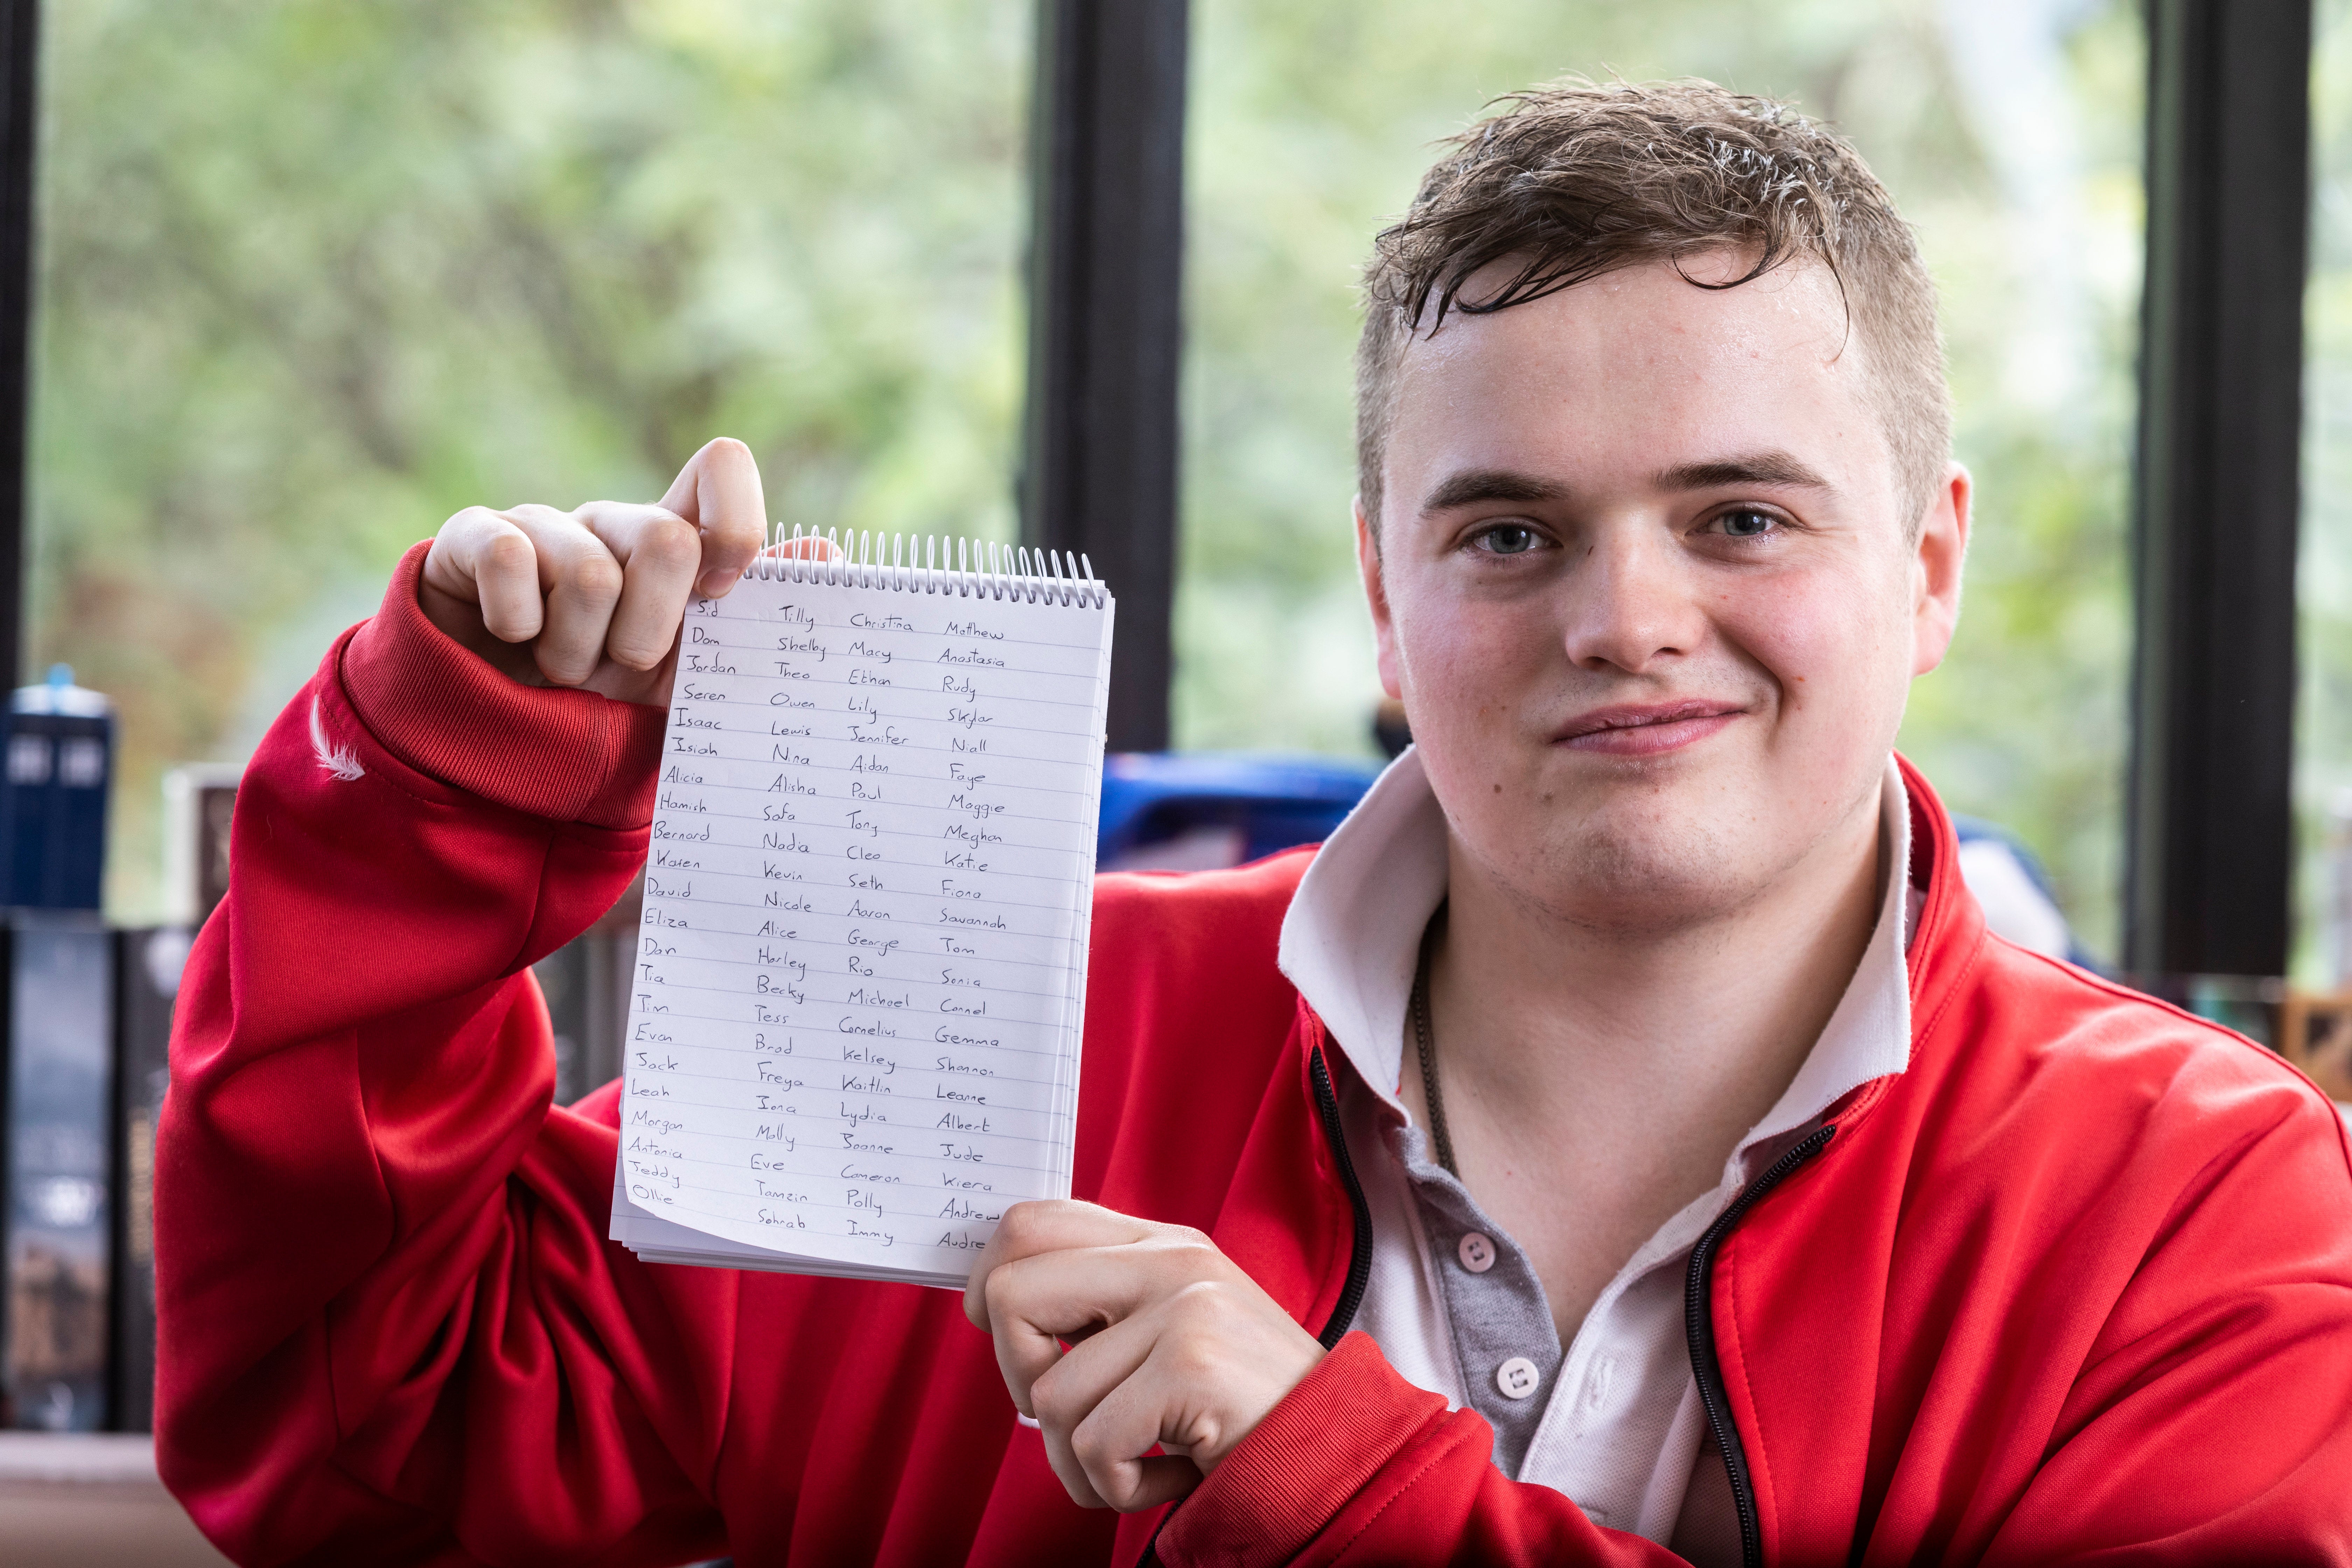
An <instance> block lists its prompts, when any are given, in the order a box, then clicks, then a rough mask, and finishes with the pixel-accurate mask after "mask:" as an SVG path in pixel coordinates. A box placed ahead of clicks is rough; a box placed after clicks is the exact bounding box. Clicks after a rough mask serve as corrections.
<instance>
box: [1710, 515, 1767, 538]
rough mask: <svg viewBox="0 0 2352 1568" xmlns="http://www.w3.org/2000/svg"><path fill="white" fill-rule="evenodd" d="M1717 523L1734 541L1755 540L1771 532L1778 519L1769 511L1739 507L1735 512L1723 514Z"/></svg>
mask: <svg viewBox="0 0 2352 1568" xmlns="http://www.w3.org/2000/svg"><path fill="white" fill-rule="evenodd" d="M1717 521H1720V522H1721V523H1722V524H1723V531H1724V532H1726V533H1727V534H1729V535H1730V536H1731V537H1732V538H1734V539H1755V538H1758V537H1759V536H1761V535H1763V534H1767V533H1769V532H1771V531H1772V530H1773V528H1774V526H1775V525H1777V524H1778V523H1779V521H1780V519H1778V518H1776V517H1774V516H1773V515H1772V514H1771V513H1770V512H1769V511H1758V510H1755V509H1754V508H1752V507H1741V508H1739V509H1738V510H1733V511H1727V512H1725V513H1724V514H1723V515H1722V517H1721V518H1719V519H1718V520H1717Z"/></svg>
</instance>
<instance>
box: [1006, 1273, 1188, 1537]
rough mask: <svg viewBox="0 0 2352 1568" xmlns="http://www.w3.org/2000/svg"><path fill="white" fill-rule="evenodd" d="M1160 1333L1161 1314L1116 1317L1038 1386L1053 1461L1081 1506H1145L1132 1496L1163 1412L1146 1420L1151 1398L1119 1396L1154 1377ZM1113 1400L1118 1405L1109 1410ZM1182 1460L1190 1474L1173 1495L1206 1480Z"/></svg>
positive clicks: (1040, 1418) (1039, 1413)
mask: <svg viewBox="0 0 2352 1568" xmlns="http://www.w3.org/2000/svg"><path fill="white" fill-rule="evenodd" d="M1159 1339H1160V1321H1159V1318H1158V1316H1157V1315H1156V1314H1147V1315H1146V1316H1144V1317H1140V1318H1130V1319H1129V1320H1127V1321H1125V1322H1121V1323H1114V1324H1113V1325H1111V1326H1110V1327H1109V1328H1107V1329H1105V1330H1103V1331H1101V1332H1100V1333H1098V1334H1097V1335H1095V1336H1094V1337H1093V1338H1092V1339H1089V1340H1088V1341H1087V1342H1086V1343H1084V1344H1082V1345H1078V1346H1076V1347H1075V1348H1073V1349H1072V1350H1071V1351H1069V1352H1068V1353H1066V1354H1065V1355H1064V1356H1063V1357H1062V1358H1061V1360H1060V1361H1058V1362H1056V1363H1055V1364H1054V1365H1053V1366H1052V1367H1051V1368H1050V1369H1049V1370H1047V1371H1046V1373H1045V1374H1044V1375H1043V1376H1041V1377H1040V1378H1038V1379H1037V1381H1036V1384H1035V1385H1034V1389H1033V1390H1032V1393H1031V1398H1032V1401H1033V1403H1034V1404H1035V1405H1036V1407H1037V1408H1036V1411H1035V1416H1036V1421H1037V1426H1038V1431H1039V1433H1040V1435H1042V1436H1044V1437H1045V1458H1046V1460H1047V1462H1048V1463H1050V1464H1051V1465H1052V1466H1053V1467H1054V1473H1055V1475H1056V1476H1058V1477H1060V1478H1061V1481H1062V1485H1063V1487H1064V1488H1065V1489H1066V1490H1067V1491H1068V1492H1069V1494H1070V1497H1071V1500H1073V1501H1075V1502H1076V1503H1077V1505H1078V1506H1079V1507H1081V1508H1102V1507H1104V1506H1106V1505H1108V1506H1109V1507H1111V1508H1116V1509H1131V1508H1134V1507H1137V1506H1139V1505H1138V1504H1137V1503H1136V1502H1135V1501H1134V1499H1135V1498H1136V1497H1137V1496H1139V1495H1140V1491H1139V1489H1141V1488H1142V1487H1143V1485H1144V1484H1145V1481H1146V1478H1147V1474H1148V1472H1147V1471H1146V1470H1145V1468H1143V1467H1144V1466H1145V1465H1147V1464H1148V1463H1149V1461H1147V1460H1146V1459H1145V1458H1144V1456H1145V1454H1146V1452H1147V1451H1148V1450H1150V1448H1151V1447H1153V1445H1155V1444H1157V1443H1158V1442H1160V1427H1161V1426H1162V1425H1163V1423H1161V1422H1160V1421H1159V1420H1158V1418H1157V1417H1156V1416H1155V1417H1154V1418H1153V1419H1152V1420H1151V1421H1150V1423H1148V1424H1145V1423H1143V1422H1142V1421H1141V1418H1140V1415H1139V1412H1140V1411H1141V1409H1142V1408H1143V1405H1145V1404H1146V1403H1148V1401H1145V1400H1141V1399H1139V1398H1136V1397H1133V1396H1129V1397H1126V1398H1118V1394H1120V1392H1121V1391H1122V1390H1124V1389H1127V1388H1129V1386H1130V1385H1132V1384H1134V1383H1135V1382H1136V1380H1137V1379H1139V1378H1142V1377H1148V1376H1149V1372H1148V1370H1147V1369H1148V1367H1149V1365H1150V1357H1151V1352H1152V1351H1153V1349H1154V1347H1155V1346H1156V1345H1157V1344H1158V1342H1159ZM1107 1404H1108V1405H1111V1406H1112V1407H1111V1409H1110V1410H1109V1412H1108V1415H1106V1413H1105V1409H1104V1406H1105V1405H1107ZM1176 1463H1177V1464H1178V1465H1179V1466H1180V1467H1181V1468H1183V1469H1184V1470H1186V1471H1189V1472H1191V1474H1190V1477H1189V1479H1186V1480H1185V1481H1184V1482H1183V1483H1182V1485H1181V1488H1180V1489H1178V1490H1176V1491H1171V1492H1168V1493H1167V1494H1166V1495H1167V1496H1181V1494H1182V1492H1183V1491H1187V1490H1190V1489H1191V1488H1192V1485H1193V1484H1194V1483H1196V1482H1198V1481H1199V1479H1200V1472H1199V1471H1198V1470H1197V1469H1196V1468H1193V1466H1192V1461H1191V1460H1189V1459H1184V1458H1178V1459H1177V1460H1176ZM1161 1500H1164V1499H1161Z"/></svg>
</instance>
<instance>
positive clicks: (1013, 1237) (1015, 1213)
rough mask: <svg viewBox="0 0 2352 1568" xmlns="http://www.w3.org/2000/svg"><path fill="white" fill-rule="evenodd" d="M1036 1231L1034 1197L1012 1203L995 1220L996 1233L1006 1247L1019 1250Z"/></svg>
mask: <svg viewBox="0 0 2352 1568" xmlns="http://www.w3.org/2000/svg"><path fill="white" fill-rule="evenodd" d="M1036 1232H1037V1204H1036V1201H1035V1200H1034V1199H1031V1200H1029V1201H1027V1202H1024V1203H1017V1204H1014V1205H1013V1206H1012V1207H1011V1208H1008V1209H1006V1210H1005V1211H1004V1214H1003V1217H1001V1218H1000V1219H998V1220H997V1222H996V1234H997V1235H998V1236H999V1237H1002V1238H1003V1242H1004V1244H1005V1246H1006V1247H1010V1248H1012V1249H1013V1250H1014V1251H1016V1252H1017V1251H1019V1250H1021V1248H1022V1247H1024V1246H1025V1245H1026V1244H1027V1243H1028V1242H1029V1241H1030V1240H1031V1239H1033V1238H1034V1237H1035V1235H1036Z"/></svg>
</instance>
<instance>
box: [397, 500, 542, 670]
mask: <svg viewBox="0 0 2352 1568" xmlns="http://www.w3.org/2000/svg"><path fill="white" fill-rule="evenodd" d="M425 586H426V587H428V588H431V589H435V590H437V591H438V592H440V593H444V594H446V595H449V596H450V597H452V598H455V599H461V600H464V601H465V602H467V603H468V604H471V605H478V606H479V607H480V610H481V619H482V624H483V625H484V626H487V627H488V629H489V631H490V633H491V635H493V636H494V637H498V638H499V640H501V641H503V642H528V641H529V640H530V639H531V638H532V637H537V636H538V635H539V627H540V621H541V588H540V582H539V555H538V552H537V551H536V550H535V549H534V548H533V546H532V544H531V541H530V535H529V534H527V533H525V532H524V531H522V530H521V529H520V528H518V527H516V526H515V525H514V524H513V523H512V522H510V521H508V520H507V519H505V518H504V517H501V516H499V514H498V513H497V512H494V511H492V510H490V509H489V508H488V507H484V506H469V507H467V509H466V510H463V511H461V512H458V513H457V514H456V515H455V516H453V517H452V518H450V519H449V521H446V522H445V523H443V524H442V525H441V531H440V532H438V533H436V534H435V535H434V536H433V548H432V549H431V550H430V551H428V552H425Z"/></svg>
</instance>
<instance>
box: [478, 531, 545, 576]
mask: <svg viewBox="0 0 2352 1568" xmlns="http://www.w3.org/2000/svg"><path fill="white" fill-rule="evenodd" d="M482 563H483V564H484V565H485V566H488V568H490V570H492V571H494V572H524V571H535V570H536V569H537V568H538V565H539V552H538V551H536V550H534V549H532V548H531V543H530V538H529V536H527V535H526V534H524V533H523V532H522V531H520V529H515V528H510V527H502V528H501V529H500V530H499V532H498V533H496V534H494V535H492V536H491V537H490V538H489V539H488V540H487V541H485V542H484V543H483V545H482Z"/></svg>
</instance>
